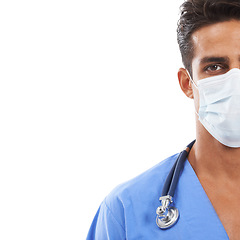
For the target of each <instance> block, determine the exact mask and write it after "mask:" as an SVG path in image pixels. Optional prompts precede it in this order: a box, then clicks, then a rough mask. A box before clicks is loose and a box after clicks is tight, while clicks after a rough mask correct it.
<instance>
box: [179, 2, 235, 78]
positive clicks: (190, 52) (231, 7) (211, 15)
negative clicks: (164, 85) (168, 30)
mask: <svg viewBox="0 0 240 240" xmlns="http://www.w3.org/2000/svg"><path fill="white" fill-rule="evenodd" d="M180 14H181V15H180V19H179V21H178V26H177V41H178V45H179V48H180V52H181V55H182V62H183V64H184V67H185V68H186V69H187V70H188V71H189V73H190V74H191V75H192V59H193V57H194V46H193V42H192V38H191V37H192V34H193V33H194V32H195V31H196V30H198V29H200V28H202V27H204V26H208V25H211V24H214V23H218V22H224V21H229V20H232V19H236V20H240V0H185V2H184V3H183V4H182V5H181V7H180Z"/></svg>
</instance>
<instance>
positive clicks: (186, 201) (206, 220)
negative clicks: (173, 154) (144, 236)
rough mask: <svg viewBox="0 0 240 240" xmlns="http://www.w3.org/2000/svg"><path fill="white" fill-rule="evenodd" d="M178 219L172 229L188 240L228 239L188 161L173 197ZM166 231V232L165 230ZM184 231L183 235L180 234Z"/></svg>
mask: <svg viewBox="0 0 240 240" xmlns="http://www.w3.org/2000/svg"><path fill="white" fill-rule="evenodd" d="M174 202H175V206H176V207H177V208H178V209H179V211H180V219H179V221H178V223H177V224H176V225H175V226H173V228H178V231H180V232H181V233H180V234H179V236H185V237H186V235H187V236H188V239H196V236H197V239H226V240H227V239H229V237H228V235H227V232H226V230H225V229H224V227H223V225H222V223H221V221H220V219H219V217H218V215H217V213H216V211H215V209H214V207H213V205H212V203H211V202H210V200H209V198H208V196H207V194H206V192H205V191H204V189H203V187H202V185H201V183H200V181H199V179H198V177H197V175H196V173H195V171H194V170H193V168H192V166H191V164H190V163H189V161H188V159H187V160H186V162H185V166H184V169H183V172H182V174H181V176H180V178H179V182H178V186H177V188H176V192H175V195H174ZM166 231H168V230H166ZM182 231H184V233H183V232H182Z"/></svg>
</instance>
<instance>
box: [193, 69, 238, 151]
mask: <svg viewBox="0 0 240 240" xmlns="http://www.w3.org/2000/svg"><path fill="white" fill-rule="evenodd" d="M197 88H198V91H199V98H200V106H199V112H198V116H199V121H200V122H201V123H202V125H203V126H204V127H205V128H206V130H207V131H208V132H209V133H210V134H211V135H212V136H213V137H214V138H215V139H217V140H218V141H219V142H220V143H222V144H223V145H226V146H228V147H232V148H237V147H240V69H238V68H233V69H231V70H230V71H228V72H227V73H225V74H222V75H218V76H213V77H208V78H205V79H201V80H199V81H198V82H197Z"/></svg>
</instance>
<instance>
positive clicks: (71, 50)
mask: <svg viewBox="0 0 240 240" xmlns="http://www.w3.org/2000/svg"><path fill="white" fill-rule="evenodd" d="M181 3H182V0H181V1H180V0H172V1H141V0H140V1H139V0H138V1H136V0H127V1H126V0H122V1H115V0H111V1H110V0H109V1H106V0H103V1H97V0H94V1H93V0H85V1H73V0H68V1H66V0H65V1H61V0H58V1H53V0H41V1H30V0H29V1H11V0H9V1H2V2H1V4H0V23H1V24H0V150H1V151H0V239H1V240H5V239H25V240H27V239H31V240H32V239H58V240H59V239H85V238H86V235H87V232H88V229H89V227H90V224H91V221H92V219H93V217H94V215H95V213H96V211H97V209H98V206H99V205H100V203H101V201H102V200H103V199H104V197H105V196H106V195H107V194H108V193H109V192H110V191H111V190H112V189H113V188H114V187H115V186H116V185H118V184H119V183H122V182H124V181H127V180H129V179H131V178H133V177H135V176H136V175H138V174H140V173H142V172H143V171H145V170H147V169H148V168H150V167H152V166H154V165H155V164H157V163H158V162H159V161H161V160H163V159H164V158H166V157H168V156H170V155H172V154H175V153H177V152H179V151H180V150H181V149H182V148H183V147H185V145H186V144H188V143H189V142H190V141H191V140H193V139H194V137H195V127H194V108H193V102H192V100H190V99H188V98H187V97H185V95H184V94H183V93H182V92H181V89H180V87H179V85H178V79H177V71H178V68H179V67H181V66H182V63H181V59H180V53H179V50H178V45H177V40H176V24H177V20H178V17H179V9H178V8H179V6H180V4H181ZM154 211H155V210H154Z"/></svg>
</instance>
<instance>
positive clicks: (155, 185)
mask: <svg viewBox="0 0 240 240" xmlns="http://www.w3.org/2000/svg"><path fill="white" fill-rule="evenodd" d="M177 156H178V155H177V154H176V155H174V156H172V157H170V158H168V159H166V160H164V161H162V162H160V163H159V164H158V165H156V166H154V167H153V168H151V169H149V170H148V171H146V172H144V173H143V174H141V175H139V176H138V177H136V178H134V179H132V180H130V181H128V182H126V183H124V184H121V185H119V186H118V187H116V188H115V189H114V190H113V191H112V192H111V193H110V194H109V195H108V196H107V197H106V198H105V199H104V201H103V202H102V204H101V206H100V208H99V210H98V212H97V214H96V216H95V218H94V220H93V222H92V225H91V228H90V230H89V233H88V236H87V240H124V239H128V240H135V239H136V240H141V239H144V240H146V239H151V240H152V239H171V240H174V239H177V240H181V239H183V240H186V239H188V240H191V239H194V240H198V239H199V240H200V239H201V240H202V239H211V240H215V239H216V240H221V239H224V240H227V239H229V238H228V236H227V233H226V231H225V229H224V227H223V225H222V223H221V221H220V220H219V218H218V216H217V214H216V212H215V210H214V208H213V206H212V204H211V202H210V200H209V199H208V197H207V195H206V193H205V191H204V189H203V188H202V186H201V184H200V182H199V180H198V178H197V176H196V174H195V172H194V170H193V169H192V167H191V165H190V163H189V162H188V160H186V162H185V164H184V168H183V171H182V173H181V174H180V179H179V182H178V185H177V188H176V191H175V195H174V203H175V206H176V207H177V208H178V209H179V212H180V218H179V220H178V222H177V223H176V225H174V226H173V227H172V228H170V229H166V230H161V229H159V228H158V226H157V225H156V209H157V207H158V206H159V205H160V202H159V200H158V199H159V197H160V195H161V191H162V188H163V184H164V181H165V179H166V177H167V175H168V173H169V171H170V169H171V167H172V166H173V164H174V162H175V160H176V159H177Z"/></svg>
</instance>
